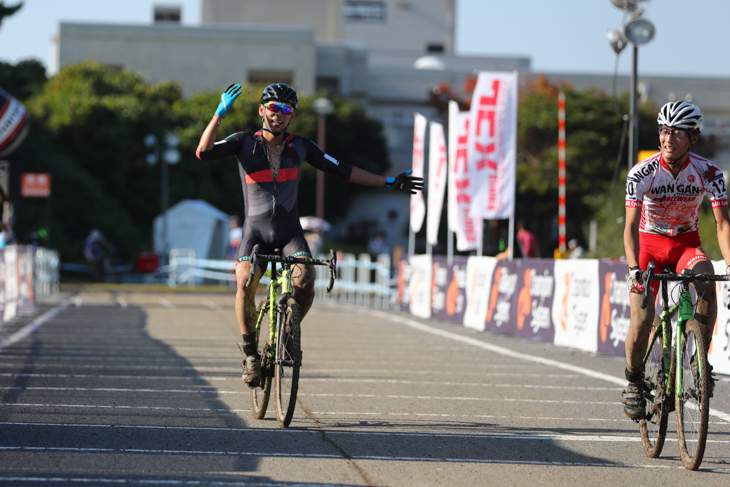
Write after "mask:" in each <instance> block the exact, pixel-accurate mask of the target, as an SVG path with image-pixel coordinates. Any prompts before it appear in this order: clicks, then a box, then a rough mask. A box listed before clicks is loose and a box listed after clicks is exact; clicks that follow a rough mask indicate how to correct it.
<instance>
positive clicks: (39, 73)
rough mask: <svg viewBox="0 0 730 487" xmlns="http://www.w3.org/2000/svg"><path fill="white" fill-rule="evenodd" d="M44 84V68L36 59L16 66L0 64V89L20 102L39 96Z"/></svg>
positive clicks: (21, 62) (24, 61)
mask: <svg viewBox="0 0 730 487" xmlns="http://www.w3.org/2000/svg"><path fill="white" fill-rule="evenodd" d="M45 83H46V68H45V67H44V66H43V64H41V62H40V61H38V60H36V59H27V60H23V61H20V62H18V63H17V64H9V63H3V62H0V88H2V89H3V90H5V91H7V92H8V93H10V94H11V95H12V96H13V97H14V98H16V99H17V100H19V101H20V102H24V101H25V100H26V99H28V98H30V97H31V96H33V95H37V94H39V93H40V92H41V91H42V90H43V85H44V84H45Z"/></svg>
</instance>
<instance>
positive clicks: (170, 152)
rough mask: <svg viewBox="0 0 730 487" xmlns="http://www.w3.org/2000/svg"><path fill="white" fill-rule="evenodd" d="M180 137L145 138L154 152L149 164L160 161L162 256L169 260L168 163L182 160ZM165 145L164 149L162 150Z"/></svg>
mask: <svg viewBox="0 0 730 487" xmlns="http://www.w3.org/2000/svg"><path fill="white" fill-rule="evenodd" d="M179 143H180V138H179V137H178V136H177V135H175V134H167V135H166V136H165V140H164V143H163V144H160V141H159V140H158V139H157V137H156V136H154V135H153V134H149V135H147V136H146V137H145V138H144V144H145V146H146V147H147V148H148V149H150V150H151V151H152V152H150V153H149V154H147V162H148V163H149V164H151V165H152V164H156V163H158V162H159V163H160V196H161V197H160V209H161V211H162V213H161V215H162V256H161V257H162V258H163V260H164V261H167V253H168V248H167V246H168V241H169V239H168V232H167V207H168V205H169V201H170V178H169V170H168V167H167V166H168V164H177V163H178V162H179V161H180V151H178V150H177V146H178V144H179ZM163 146H164V151H163V150H162V149H163Z"/></svg>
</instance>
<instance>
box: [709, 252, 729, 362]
mask: <svg viewBox="0 0 730 487" xmlns="http://www.w3.org/2000/svg"><path fill="white" fill-rule="evenodd" d="M712 264H713V265H714V266H715V274H725V262H724V261H722V260H720V261H717V262H713V263H712ZM708 284H709V283H708ZM728 284H730V282H717V283H716V285H717V322H716V323H715V329H714V330H713V331H712V341H711V342H710V351H709V353H708V354H707V359H708V360H709V361H710V363H711V364H712V367H713V368H714V370H715V372H718V373H720V374H730V310H728V309H727V304H728V303H727V288H728Z"/></svg>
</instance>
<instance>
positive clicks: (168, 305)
mask: <svg viewBox="0 0 730 487" xmlns="http://www.w3.org/2000/svg"><path fill="white" fill-rule="evenodd" d="M160 304H161V305H162V306H164V307H165V308H167V309H175V305H174V304H172V303H171V302H170V301H168V300H167V299H165V298H160Z"/></svg>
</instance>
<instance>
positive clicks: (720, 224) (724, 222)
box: [712, 206, 730, 265]
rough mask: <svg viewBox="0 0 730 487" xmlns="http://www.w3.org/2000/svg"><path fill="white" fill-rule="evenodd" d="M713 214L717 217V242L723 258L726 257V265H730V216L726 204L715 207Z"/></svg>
mask: <svg viewBox="0 0 730 487" xmlns="http://www.w3.org/2000/svg"><path fill="white" fill-rule="evenodd" d="M712 215H713V216H714V217H715V223H716V224H717V243H718V244H720V252H722V258H723V259H725V265H730V216H728V209H727V207H726V206H722V207H718V208H713V209H712Z"/></svg>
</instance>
